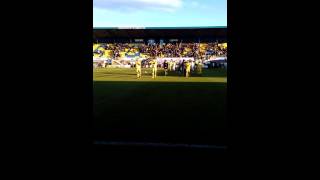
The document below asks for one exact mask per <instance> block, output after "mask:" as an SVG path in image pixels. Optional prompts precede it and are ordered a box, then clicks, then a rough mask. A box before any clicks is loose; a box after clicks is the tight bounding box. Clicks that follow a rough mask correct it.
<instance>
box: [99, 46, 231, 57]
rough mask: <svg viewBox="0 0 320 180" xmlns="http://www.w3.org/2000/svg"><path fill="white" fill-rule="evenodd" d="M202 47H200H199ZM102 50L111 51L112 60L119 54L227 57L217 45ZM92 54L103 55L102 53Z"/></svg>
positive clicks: (114, 47)
mask: <svg viewBox="0 0 320 180" xmlns="http://www.w3.org/2000/svg"><path fill="white" fill-rule="evenodd" d="M201 46H202V47H201ZM102 47H103V49H104V50H111V51H112V55H113V58H117V57H120V53H121V52H124V53H129V52H132V53H143V54H145V55H147V56H149V57H172V58H174V57H194V58H205V57H207V58H208V57H210V56H227V48H224V47H222V46H221V45H219V44H218V43H201V45H200V43H167V44H143V43H140V44H132V43H114V44H102ZM94 53H98V54H103V53H104V51H101V50H100V51H96V52H94Z"/></svg>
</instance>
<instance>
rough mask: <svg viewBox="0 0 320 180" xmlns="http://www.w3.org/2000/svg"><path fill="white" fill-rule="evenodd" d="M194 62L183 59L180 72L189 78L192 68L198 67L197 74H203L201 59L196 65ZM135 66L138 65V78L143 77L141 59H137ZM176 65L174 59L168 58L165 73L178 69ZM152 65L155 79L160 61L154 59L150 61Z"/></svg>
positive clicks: (165, 62) (179, 68)
mask: <svg viewBox="0 0 320 180" xmlns="http://www.w3.org/2000/svg"><path fill="white" fill-rule="evenodd" d="M193 63H194V62H193V61H191V60H189V61H186V60H183V61H182V62H181V63H180V64H179V67H178V71H179V73H181V74H183V76H185V77H187V78H188V77H189V76H190V73H191V69H192V70H195V69H196V72H197V74H201V73H202V66H201V62H200V60H197V61H196V62H195V66H193ZM135 66H136V72H137V78H141V60H139V59H137V60H136V63H135ZM175 66H176V65H175V62H173V61H169V62H167V60H165V61H164V63H163V69H164V75H165V76H167V75H168V71H175V69H176V68H175ZM150 67H151V68H152V78H153V79H154V78H156V77H157V69H158V62H157V60H156V59H152V60H151V61H150ZM194 67H195V68H194Z"/></svg>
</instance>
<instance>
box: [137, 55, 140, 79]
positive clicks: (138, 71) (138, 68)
mask: <svg viewBox="0 0 320 180" xmlns="http://www.w3.org/2000/svg"><path fill="white" fill-rule="evenodd" d="M136 70H137V78H141V61H140V60H139V59H137V60H136Z"/></svg>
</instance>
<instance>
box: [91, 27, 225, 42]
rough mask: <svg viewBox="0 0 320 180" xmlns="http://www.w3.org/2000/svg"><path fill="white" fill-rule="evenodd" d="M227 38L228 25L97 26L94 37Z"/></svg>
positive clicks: (94, 29)
mask: <svg viewBox="0 0 320 180" xmlns="http://www.w3.org/2000/svg"><path fill="white" fill-rule="evenodd" d="M198 37H199V38H201V37H204V38H207V37H218V38H224V39H226V38H227V26H201V27H95V28H93V38H94V39H95V38H198Z"/></svg>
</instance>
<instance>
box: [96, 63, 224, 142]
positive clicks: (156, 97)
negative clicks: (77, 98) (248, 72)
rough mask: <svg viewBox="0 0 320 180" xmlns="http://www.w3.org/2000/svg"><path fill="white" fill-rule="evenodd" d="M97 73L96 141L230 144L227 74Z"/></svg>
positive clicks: (219, 71)
mask: <svg viewBox="0 0 320 180" xmlns="http://www.w3.org/2000/svg"><path fill="white" fill-rule="evenodd" d="M142 72H143V74H142V78H141V79H137V78H136V73H135V69H108V68H106V69H94V71H93V91H94V102H93V103H94V128H95V135H94V136H95V138H96V139H104V140H112V141H114V140H119V141H148V142H170V143H198V144H199V143H202V144H225V133H226V95H227V72H226V70H224V69H214V70H203V74H202V76H196V75H195V74H192V75H191V76H192V77H190V78H185V77H182V76H181V75H180V74H178V73H174V72H169V74H168V76H166V77H165V76H164V72H163V70H162V69H158V77H157V78H156V79H152V78H151V69H142Z"/></svg>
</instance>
